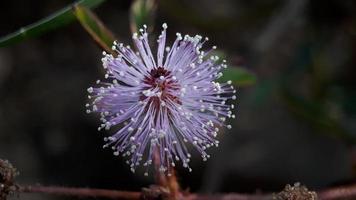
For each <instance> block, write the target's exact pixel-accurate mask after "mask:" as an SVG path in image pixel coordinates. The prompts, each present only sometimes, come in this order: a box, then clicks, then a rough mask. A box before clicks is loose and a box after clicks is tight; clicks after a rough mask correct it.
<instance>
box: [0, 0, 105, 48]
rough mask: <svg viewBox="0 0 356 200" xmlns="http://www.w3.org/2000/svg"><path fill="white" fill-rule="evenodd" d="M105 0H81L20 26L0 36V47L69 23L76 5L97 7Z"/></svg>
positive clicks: (73, 17)
mask: <svg viewBox="0 0 356 200" xmlns="http://www.w3.org/2000/svg"><path fill="white" fill-rule="evenodd" d="M104 1H105V0H80V1H77V2H75V3H73V4H71V5H68V6H67V7H65V8H63V9H61V10H59V11H57V12H55V13H54V14H52V15H50V16H48V17H46V18H44V19H42V20H40V21H38V22H35V23H33V24H30V25H28V26H25V27H22V28H20V29H19V30H18V31H16V32H14V33H10V34H9V35H6V36H4V37H2V38H0V47H5V46H8V45H12V44H15V43H17V42H20V41H22V40H24V39H28V38H33V37H37V36H40V35H42V34H44V33H46V32H49V31H51V30H54V29H57V28H59V27H61V26H64V25H67V24H69V23H70V22H72V21H73V20H75V16H74V14H73V12H72V7H73V6H75V5H80V6H85V7H88V8H95V7H97V6H98V5H100V4H101V3H103V2H104Z"/></svg>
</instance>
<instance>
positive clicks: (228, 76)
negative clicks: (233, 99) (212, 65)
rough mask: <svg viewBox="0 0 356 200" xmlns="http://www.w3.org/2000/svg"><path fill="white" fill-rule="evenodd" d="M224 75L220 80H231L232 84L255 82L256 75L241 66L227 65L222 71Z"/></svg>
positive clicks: (242, 84) (240, 84)
mask: <svg viewBox="0 0 356 200" xmlns="http://www.w3.org/2000/svg"><path fill="white" fill-rule="evenodd" d="M223 73H224V75H223V76H222V77H221V78H220V79H219V80H220V81H228V80H231V81H232V83H233V84H234V85H238V86H249V85H253V84H255V83H256V80H257V78H256V76H255V75H254V74H253V73H252V72H249V71H248V70H246V69H244V68H241V67H228V68H226V69H225V70H224V71H223Z"/></svg>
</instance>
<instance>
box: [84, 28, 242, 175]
mask: <svg viewBox="0 0 356 200" xmlns="http://www.w3.org/2000/svg"><path fill="white" fill-rule="evenodd" d="M162 27H163V31H162V33H161V35H160V36H159V37H158V40H157V42H158V47H157V59H155V57H156V56H154V55H153V53H152V51H151V48H150V46H149V42H148V33H147V32H146V26H145V25H144V29H140V34H137V33H134V34H133V36H132V38H133V41H134V44H135V47H136V49H137V50H138V52H134V51H133V50H132V49H131V48H130V46H124V45H123V44H121V43H116V42H114V45H113V47H112V48H113V50H115V51H116V52H117V54H118V56H113V55H110V54H107V53H106V52H104V53H103V54H104V58H103V59H102V61H103V66H104V69H105V70H106V72H107V73H106V74H105V78H106V79H107V81H105V82H100V81H99V80H98V81H97V83H98V85H99V86H97V87H94V88H93V87H90V88H88V92H89V93H90V95H89V99H92V101H91V103H90V104H87V105H86V106H87V107H88V110H87V112H88V113H90V112H98V113H100V115H101V118H100V119H101V121H102V124H101V126H100V127H99V128H98V129H99V130H101V129H107V130H108V129H110V128H114V129H115V134H113V135H112V136H110V137H106V138H104V139H105V141H106V144H105V145H104V147H109V146H111V147H112V149H113V150H114V155H119V154H122V155H123V156H128V157H129V158H128V160H127V163H128V164H129V165H130V167H131V171H133V172H134V171H135V168H136V167H137V166H138V165H140V164H143V165H144V166H149V165H151V164H152V161H153V159H154V155H157V156H159V158H158V159H159V161H160V171H162V172H167V171H169V170H168V168H169V167H170V166H172V167H174V166H175V165H176V164H175V163H176V162H177V161H181V162H182V163H183V166H184V167H186V168H188V169H189V171H191V168H190V167H189V161H190V157H191V155H190V154H189V152H188V147H187V144H188V143H190V144H192V146H194V147H195V149H196V150H197V151H198V152H199V153H200V154H201V156H202V158H203V160H206V159H208V158H209V157H210V156H209V155H208V154H207V153H206V150H207V149H208V148H209V147H212V146H218V144H219V141H218V140H216V136H217V134H218V132H219V128H218V127H221V126H225V127H227V128H229V129H230V128H231V125H224V122H225V120H226V118H235V115H234V114H232V111H231V110H232V109H233V108H234V105H233V104H228V102H227V101H228V100H229V99H236V96H235V95H234V94H233V93H235V92H236V91H235V90H234V88H233V86H232V85H231V81H228V82H226V83H218V82H216V81H215V80H216V79H218V78H220V77H221V76H222V72H221V71H222V69H224V68H226V61H225V60H223V61H222V62H218V60H219V57H218V56H214V55H211V52H212V50H213V49H216V47H215V46H214V47H212V48H211V49H208V50H207V51H203V50H201V48H202V46H203V44H204V43H205V42H206V41H207V40H208V38H205V40H202V37H201V36H199V35H196V36H194V37H191V36H189V35H185V36H184V37H182V35H181V34H180V33H177V34H176V35H177V39H176V40H175V42H174V43H173V46H172V47H171V48H170V47H168V46H167V47H166V46H165V43H166V29H167V24H163V26H162ZM109 81H110V82H109ZM146 170H148V167H147V168H146ZM147 174H148V172H147V171H146V173H145V175H147Z"/></svg>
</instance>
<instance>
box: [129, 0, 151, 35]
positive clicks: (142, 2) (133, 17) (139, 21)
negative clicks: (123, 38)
mask: <svg viewBox="0 0 356 200" xmlns="http://www.w3.org/2000/svg"><path fill="white" fill-rule="evenodd" d="M155 11H156V3H155V0H135V1H134V2H133V3H132V5H131V9H130V28H131V31H132V32H133V33H135V32H137V30H139V29H140V28H142V26H143V25H144V24H146V25H149V27H153V21H154V14H155Z"/></svg>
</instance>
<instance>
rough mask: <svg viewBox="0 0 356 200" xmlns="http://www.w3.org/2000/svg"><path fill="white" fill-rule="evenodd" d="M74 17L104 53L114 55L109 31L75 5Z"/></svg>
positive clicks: (82, 8) (113, 38)
mask: <svg viewBox="0 0 356 200" xmlns="http://www.w3.org/2000/svg"><path fill="white" fill-rule="evenodd" d="M74 15H75V16H76V18H77V19H78V21H79V22H80V24H81V25H82V26H83V28H84V29H85V30H86V31H87V32H88V33H89V35H90V36H91V37H92V38H93V40H94V41H95V42H96V43H97V44H98V45H99V46H100V47H101V48H102V49H104V50H105V51H107V52H110V53H111V54H114V52H113V50H112V49H111V46H112V45H113V42H114V40H115V37H114V35H113V34H112V33H111V31H110V30H109V29H108V28H106V27H105V25H104V24H103V23H102V22H101V21H100V20H99V18H98V17H97V16H96V15H95V14H94V13H93V12H92V11H91V10H89V9H87V8H86V7H83V6H80V5H75V6H74Z"/></svg>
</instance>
